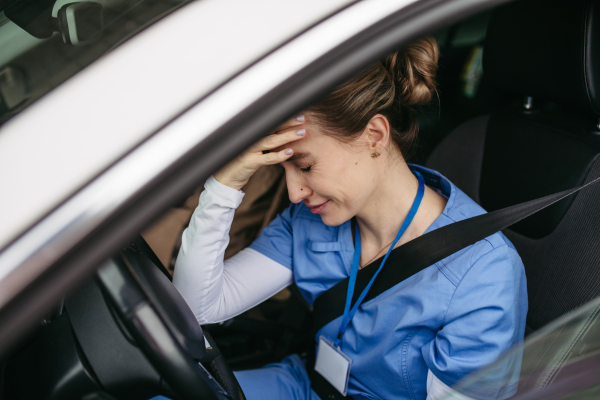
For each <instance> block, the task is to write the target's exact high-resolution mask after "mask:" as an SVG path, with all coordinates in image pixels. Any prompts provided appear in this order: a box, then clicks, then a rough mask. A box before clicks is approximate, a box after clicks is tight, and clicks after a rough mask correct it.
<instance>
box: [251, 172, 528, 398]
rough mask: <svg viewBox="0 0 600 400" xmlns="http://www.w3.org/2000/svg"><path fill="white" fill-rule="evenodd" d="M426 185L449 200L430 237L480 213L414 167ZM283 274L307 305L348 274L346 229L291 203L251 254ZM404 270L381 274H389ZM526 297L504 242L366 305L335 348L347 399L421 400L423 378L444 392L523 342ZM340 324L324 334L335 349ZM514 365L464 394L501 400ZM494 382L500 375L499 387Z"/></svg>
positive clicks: (451, 261) (497, 239) (438, 267)
mask: <svg viewBox="0 0 600 400" xmlns="http://www.w3.org/2000/svg"><path fill="white" fill-rule="evenodd" d="M410 168H411V169H413V170H417V171H419V172H421V173H422V174H423V177H424V178H425V182H426V184H427V185H428V186H429V187H430V188H432V189H434V190H436V191H437V192H438V193H440V194H442V195H443V196H445V197H447V198H448V202H447V204H446V207H445V209H444V211H443V213H442V215H440V216H439V217H438V218H437V219H436V220H435V221H434V223H433V224H432V225H431V226H430V227H429V228H428V229H427V232H429V231H432V230H435V229H437V228H439V227H442V226H444V225H448V224H451V223H453V222H456V221H459V220H462V219H466V218H470V217H473V216H476V215H480V214H483V213H485V210H484V209H483V208H481V207H480V206H479V205H478V204H477V203H475V202H474V201H473V200H472V199H470V198H469V197H468V196H467V195H466V194H465V193H463V192H462V191H461V190H460V189H458V188H457V187H456V186H454V185H453V184H452V183H451V182H450V181H449V180H448V179H446V178H445V177H444V176H442V175H441V174H440V173H438V172H436V171H433V170H430V169H427V168H424V167H421V166H417V165H410ZM250 247H251V248H253V249H254V250H256V251H258V252H260V253H262V254H264V255H266V256H267V257H269V258H271V259H272V260H274V261H276V262H278V263H280V264H281V265H283V266H285V267H287V268H289V269H290V270H292V271H293V273H294V281H295V283H296V285H297V286H298V288H299V289H300V291H301V292H302V294H303V295H304V297H305V298H306V300H307V301H308V302H309V303H311V304H312V303H313V302H314V300H315V299H316V298H317V297H318V296H319V295H320V294H321V293H323V292H324V291H325V290H327V289H329V288H330V287H332V286H334V285H335V284H336V283H338V282H339V281H341V280H342V279H345V278H346V277H348V276H349V275H350V269H351V266H352V256H353V253H354V244H353V240H352V233H351V228H350V221H348V222H345V223H344V224H342V225H339V226H335V227H330V226H327V225H325V224H324V223H323V222H322V220H321V217H320V216H319V215H316V214H313V213H311V212H310V210H309V209H308V207H306V206H305V205H304V204H303V203H299V204H292V205H291V206H290V207H288V208H287V209H286V210H285V211H284V212H283V213H281V214H280V215H278V216H277V218H276V219H275V220H273V222H272V223H271V224H270V225H269V226H267V227H266V228H265V229H264V230H263V231H262V233H261V235H260V237H258V238H257V239H256V240H255V241H254V242H253V243H252V245H251V246H250ZM391 267H394V268H401V267H402V266H401V265H400V266H391V265H389V266H386V268H391ZM526 314H527V288H526V280H525V270H524V268H523V263H522V261H521V258H520V257H519V255H518V254H517V251H516V249H515V247H514V246H513V245H512V243H511V242H510V241H509V240H508V239H507V238H506V237H505V236H504V235H503V234H502V233H500V232H499V233H496V234H494V235H492V236H489V237H487V238H486V239H484V240H481V241H479V242H477V243H475V244H473V245H471V246H469V247H467V248H465V249H463V250H461V251H459V252H457V253H455V254H453V255H451V256H449V257H447V258H445V259H443V260H441V261H439V262H437V263H435V264H433V265H431V266H429V267H428V268H426V269H424V270H422V271H420V272H419V273H417V274H415V275H413V276H412V277H410V278H408V279H406V280H405V281H403V282H401V283H399V284H397V285H396V286H394V287H393V288H391V289H389V290H387V291H386V292H384V293H382V294H380V295H379V296H377V297H375V298H374V299H372V300H370V301H367V302H365V303H363V304H362V305H361V306H360V307H359V309H358V311H357V312H356V314H355V316H354V318H353V319H352V321H351V323H350V325H349V326H348V329H347V330H346V333H345V334H344V337H343V341H342V345H341V349H342V350H343V352H344V353H345V354H346V355H348V356H350V357H351V358H352V360H353V361H352V370H351V376H350V382H349V389H348V394H349V395H351V396H353V397H355V398H356V399H357V400H358V399H387V400H390V399H424V398H425V397H426V395H427V394H426V378H427V370H428V369H429V370H431V372H432V373H433V374H434V375H435V376H436V377H438V378H439V379H440V380H441V381H442V382H444V383H445V384H446V385H448V386H452V385H454V384H455V383H456V382H457V381H458V380H460V379H461V378H463V377H465V376H466V375H467V374H469V373H471V372H474V371H476V370H478V369H480V368H482V367H484V366H486V365H488V364H490V363H492V362H493V361H494V360H495V359H497V358H498V357H499V356H500V355H501V354H502V353H503V352H504V351H506V350H507V349H508V348H510V347H511V346H512V345H514V344H516V343H518V342H520V341H522V340H523V336H524V332H525V318H526ZM341 318H342V316H341V315H340V317H339V318H337V319H335V320H333V321H332V322H330V323H329V324H327V325H326V326H324V327H323V328H322V329H321V330H320V331H319V332H318V334H317V336H316V337H315V340H317V339H318V337H319V336H320V335H323V336H324V337H325V338H327V339H328V340H329V341H331V342H333V341H334V340H335V337H336V336H337V333H338V330H339V327H340V322H341ZM520 366H521V360H520V358H518V359H513V360H507V361H506V362H505V363H504V364H503V365H502V366H499V368H496V369H495V374H494V375H495V376H493V377H492V376H490V379H489V380H488V382H486V383H484V384H481V385H479V386H473V387H471V388H470V389H469V390H468V392H464V394H465V395H468V396H471V397H477V398H481V399H498V398H506V397H509V396H511V395H513V394H514V393H515V391H516V384H517V379H518V376H519V371H520ZM499 375H503V378H500V376H499Z"/></svg>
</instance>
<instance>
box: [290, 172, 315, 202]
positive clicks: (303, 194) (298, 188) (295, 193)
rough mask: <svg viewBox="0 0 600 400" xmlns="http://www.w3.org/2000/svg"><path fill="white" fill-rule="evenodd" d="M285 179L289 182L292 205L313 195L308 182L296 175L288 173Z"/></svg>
mask: <svg viewBox="0 0 600 400" xmlns="http://www.w3.org/2000/svg"><path fill="white" fill-rule="evenodd" d="M285 179H286V182H287V188H288V194H289V196H290V201H291V202H292V203H300V202H301V201H303V200H304V199H306V198H307V197H309V196H310V195H311V194H312V190H311V189H310V187H309V186H308V185H307V184H306V181H305V180H304V179H302V177H300V176H298V174H296V173H293V172H292V173H288V171H286V174H285Z"/></svg>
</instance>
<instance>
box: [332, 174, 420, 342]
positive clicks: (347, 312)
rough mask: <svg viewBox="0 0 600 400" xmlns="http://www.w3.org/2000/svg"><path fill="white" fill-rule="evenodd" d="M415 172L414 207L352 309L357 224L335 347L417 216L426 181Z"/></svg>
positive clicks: (357, 251)
mask: <svg viewBox="0 0 600 400" xmlns="http://www.w3.org/2000/svg"><path fill="white" fill-rule="evenodd" d="M413 173H414V174H415V175H416V176H417V179H418V180H419V190H418V191H417V196H416V197H415V201H414V202H413V204H412V207H411V208H410V211H409V212H408V215H407V216H406V218H405V219H404V222H403V223H402V226H401V227H400V230H399V231H398V234H397V235H396V238H395V239H394V241H393V242H392V244H391V246H390V248H389V250H388V251H387V253H386V255H385V257H384V258H383V261H382V262H381V265H380V266H379V269H378V270H377V272H375V275H373V277H372V278H371V281H370V282H369V284H368V285H367V287H366V288H365V290H363V291H362V293H361V294H360V296H359V298H358V300H356V303H354V307H352V309H350V304H351V303H352V296H353V295H354V286H355V284H356V275H357V274H358V262H359V261H360V231H359V229H358V223H357V224H356V226H355V234H354V258H353V259H352V271H350V281H349V282H348V293H347V294H346V307H345V308H344V317H343V318H342V324H341V325H340V331H339V333H338V335H337V339H336V340H335V342H334V345H335V347H340V344H341V343H342V337H343V336H344V332H346V328H347V327H348V325H349V324H350V321H351V320H352V317H354V314H356V311H357V310H358V307H359V306H360V304H361V303H362V301H363V300H364V299H365V297H366V295H367V293H368V292H369V289H371V285H373V282H374V281H375V278H377V275H378V274H379V272H380V271H381V269H382V268H383V266H384V264H385V262H386V261H387V259H388V257H389V255H390V253H391V252H392V250H393V249H394V246H396V243H398V240H400V238H401V237H402V235H404V232H406V229H407V228H408V226H409V225H410V223H411V222H412V220H413V218H414V217H415V214H416V213H417V210H418V209H419V205H421V200H423V194H424V193H425V183H424V182H423V176H421V174H420V173H419V172H417V171H413Z"/></svg>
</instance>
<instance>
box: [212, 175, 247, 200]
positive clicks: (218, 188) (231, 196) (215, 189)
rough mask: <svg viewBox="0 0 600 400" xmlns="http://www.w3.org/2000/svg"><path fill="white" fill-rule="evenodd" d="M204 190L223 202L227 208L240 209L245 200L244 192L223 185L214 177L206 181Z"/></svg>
mask: <svg viewBox="0 0 600 400" xmlns="http://www.w3.org/2000/svg"><path fill="white" fill-rule="evenodd" d="M204 188H205V189H206V190H209V191H210V192H212V193H213V194H215V195H216V196H218V197H219V198H220V199H221V200H223V201H224V203H223V204H222V205H223V206H226V207H230V208H238V206H239V205H240V203H241V202H242V199H243V198H244V192H242V191H241V190H237V189H234V188H230V187H229V186H226V185H223V184H222V183H221V182H219V181H218V180H216V179H215V177H214V176H212V175H211V176H210V178H208V179H207V180H206V183H205V184H204Z"/></svg>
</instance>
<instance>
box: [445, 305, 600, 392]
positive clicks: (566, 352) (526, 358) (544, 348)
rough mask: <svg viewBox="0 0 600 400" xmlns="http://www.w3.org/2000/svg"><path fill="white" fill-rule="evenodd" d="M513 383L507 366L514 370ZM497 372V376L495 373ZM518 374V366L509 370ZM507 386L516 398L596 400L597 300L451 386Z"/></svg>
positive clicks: (599, 378)
mask: <svg viewBox="0 0 600 400" xmlns="http://www.w3.org/2000/svg"><path fill="white" fill-rule="evenodd" d="M519 362H521V371H520V374H519V376H518V379H515V377H514V376H513V375H512V371H511V369H510V368H506V366H509V365H515V366H518V363H519ZM500 370H503V371H504V374H503V376H498V375H497V371H500ZM514 370H518V368H515V369H513V371H514ZM509 383H512V384H514V385H515V390H518V392H517V394H518V395H526V398H528V399H532V400H536V399H540V400H541V399H578V400H581V399H597V398H599V396H600V298H597V299H595V300H592V301H591V302H590V303H588V304H586V305H584V306H582V307H581V308H579V309H577V310H575V311H572V312H571V313H570V314H567V315H566V316H564V317H562V318H560V319H558V320H556V321H554V322H553V323H551V324H549V325H548V326H547V327H545V328H542V329H541V330H540V331H538V332H536V333H534V334H532V335H531V336H529V337H527V339H526V340H525V342H524V343H523V344H522V345H520V346H518V347H516V348H514V349H512V350H511V351H509V352H508V353H507V354H506V355H505V356H504V357H502V358H501V359H500V360H498V361H497V362H496V363H494V364H492V365H491V366H489V367H487V368H484V369H483V370H481V371H478V372H477V373H475V374H473V375H471V376H469V377H467V378H465V379H464V380H463V381H462V382H459V383H458V384H457V385H455V386H454V388H455V389H456V390H458V391H459V392H468V393H473V392H489V391H493V390H494V387H500V386H507V384H509Z"/></svg>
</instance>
